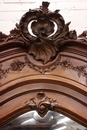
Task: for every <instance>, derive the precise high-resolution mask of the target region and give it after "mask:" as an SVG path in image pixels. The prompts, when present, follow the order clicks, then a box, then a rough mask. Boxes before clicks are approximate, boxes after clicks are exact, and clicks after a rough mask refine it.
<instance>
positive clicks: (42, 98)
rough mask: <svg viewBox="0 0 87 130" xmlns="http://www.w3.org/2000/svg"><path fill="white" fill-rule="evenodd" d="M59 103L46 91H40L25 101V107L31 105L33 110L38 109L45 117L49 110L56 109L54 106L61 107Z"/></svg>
mask: <svg viewBox="0 0 87 130" xmlns="http://www.w3.org/2000/svg"><path fill="white" fill-rule="evenodd" d="M59 106H60V105H59V103H58V102H57V101H56V100H55V99H52V98H49V97H47V96H46V95H45V93H43V92H40V93H38V94H37V95H36V97H34V98H31V99H29V100H28V101H26V102H24V104H23V107H29V108H31V110H36V111H37V112H38V114H39V115H40V116H41V117H43V116H45V115H46V113H47V112H48V111H49V110H54V107H59Z"/></svg>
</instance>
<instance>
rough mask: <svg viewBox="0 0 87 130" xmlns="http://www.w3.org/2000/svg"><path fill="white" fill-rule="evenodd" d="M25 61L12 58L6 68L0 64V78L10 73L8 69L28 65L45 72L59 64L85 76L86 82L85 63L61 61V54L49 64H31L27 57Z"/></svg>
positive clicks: (19, 68)
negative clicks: (77, 63) (76, 63)
mask: <svg viewBox="0 0 87 130" xmlns="http://www.w3.org/2000/svg"><path fill="white" fill-rule="evenodd" d="M24 60H25V61H20V60H17V59H16V60H14V61H13V62H12V63H11V64H10V66H9V67H8V68H7V69H6V70H3V69H2V64H0V79H2V78H3V77H4V76H5V75H7V74H8V73H10V71H22V69H23V68H24V67H25V66H29V67H30V68H32V69H35V70H36V71H38V72H40V73H42V74H45V72H50V71H52V70H54V69H55V68H56V67H58V66H61V67H62V68H63V69H71V70H73V71H76V72H77V74H78V76H79V77H80V76H83V77H85V78H86V84H87V65H86V64H85V65H82V66H74V65H73V63H72V62H71V61H70V60H69V59H66V60H62V61H61V56H58V57H57V59H56V60H55V62H54V63H52V64H51V65H50V64H48V65H47V66H41V65H40V66H39V65H37V66H36V65H34V64H33V65H32V63H31V62H29V61H28V60H27V57H25V59H24Z"/></svg>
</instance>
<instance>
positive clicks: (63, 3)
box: [0, 0, 87, 35]
mask: <svg viewBox="0 0 87 130" xmlns="http://www.w3.org/2000/svg"><path fill="white" fill-rule="evenodd" d="M42 1H44V0H38V2H37V1H36V0H0V31H2V32H3V33H6V34H9V31H10V30H12V29H13V28H14V27H15V24H16V23H18V22H19V20H20V18H21V16H22V15H23V14H24V13H25V12H26V11H28V10H29V9H34V8H38V7H39V6H40V5H41V3H42ZM45 1H47V0H45ZM48 2H50V5H49V9H50V10H52V11H54V10H56V9H60V14H61V15H62V16H63V17H64V19H65V23H67V22H69V21H71V24H70V30H72V29H73V30H74V29H75V30H76V31H77V34H78V35H79V34H81V33H82V32H83V31H84V30H87V0H48Z"/></svg>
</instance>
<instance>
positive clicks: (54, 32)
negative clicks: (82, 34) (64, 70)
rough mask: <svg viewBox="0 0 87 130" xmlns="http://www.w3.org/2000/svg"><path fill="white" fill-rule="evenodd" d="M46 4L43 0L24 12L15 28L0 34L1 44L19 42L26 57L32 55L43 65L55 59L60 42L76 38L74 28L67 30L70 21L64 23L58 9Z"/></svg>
mask: <svg viewBox="0 0 87 130" xmlns="http://www.w3.org/2000/svg"><path fill="white" fill-rule="evenodd" d="M48 6H49V3H48V2H43V3H42V6H41V7H40V8H39V9H37V10H36V9H35V10H29V11H28V12H27V13H25V14H24V15H23V17H22V18H21V20H20V23H19V24H16V28H15V29H13V30H11V31H10V35H8V36H7V35H6V36H5V35H0V41H1V42H3V40H4V43H2V45H3V44H6V43H9V44H10V42H15V44H18V43H20V44H21V45H22V46H24V47H25V48H26V51H27V58H28V59H29V60H30V59H31V57H32V59H33V60H35V61H37V62H38V64H39V63H40V64H42V65H43V66H44V65H45V64H47V63H48V62H51V61H53V60H55V58H56V57H57V55H58V53H59V51H60V48H61V46H62V45H63V44H61V42H62V41H63V40H67V39H74V40H76V39H77V35H76V31H75V30H74V31H69V27H68V26H69V24H70V22H69V23H67V24H65V21H64V19H63V17H62V16H61V15H60V14H59V10H56V11H54V12H51V11H49V10H48ZM29 28H30V29H29ZM1 34H2V33H1ZM11 45H12V44H11Z"/></svg>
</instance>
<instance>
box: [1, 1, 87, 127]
mask: <svg viewBox="0 0 87 130" xmlns="http://www.w3.org/2000/svg"><path fill="white" fill-rule="evenodd" d="M48 5H49V3H48V2H43V3H42V6H41V7H40V8H39V9H38V10H29V11H28V12H27V13H25V14H24V15H23V17H22V18H21V20H20V23H19V25H18V24H17V25H16V28H15V29H13V30H11V31H10V35H8V36H7V35H5V34H3V33H2V32H0V89H1V98H0V100H1V107H0V117H1V121H0V125H1V126H2V125H4V124H5V123H7V122H9V121H11V120H12V119H14V118H16V117H17V116H19V115H21V114H23V113H25V112H27V111H31V110H36V111H37V112H38V113H39V115H40V116H42V117H43V116H44V115H45V114H46V113H47V111H49V110H52V111H56V112H60V113H62V114H64V115H66V116H68V117H70V118H71V119H73V120H75V121H76V122H79V123H80V124H82V125H84V126H87V38H86V34H87V33H86V31H84V32H83V33H82V34H81V35H80V36H77V34H76V31H75V30H74V31H69V27H68V26H69V24H70V23H67V24H65V21H64V19H63V17H62V16H61V15H60V14H59V10H56V11H55V12H51V11H49V10H48ZM29 23H31V30H32V33H33V35H32V34H31V33H30V32H29V30H28V24H29ZM54 23H55V24H56V26H57V30H56V32H54V26H55V24H54Z"/></svg>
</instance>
